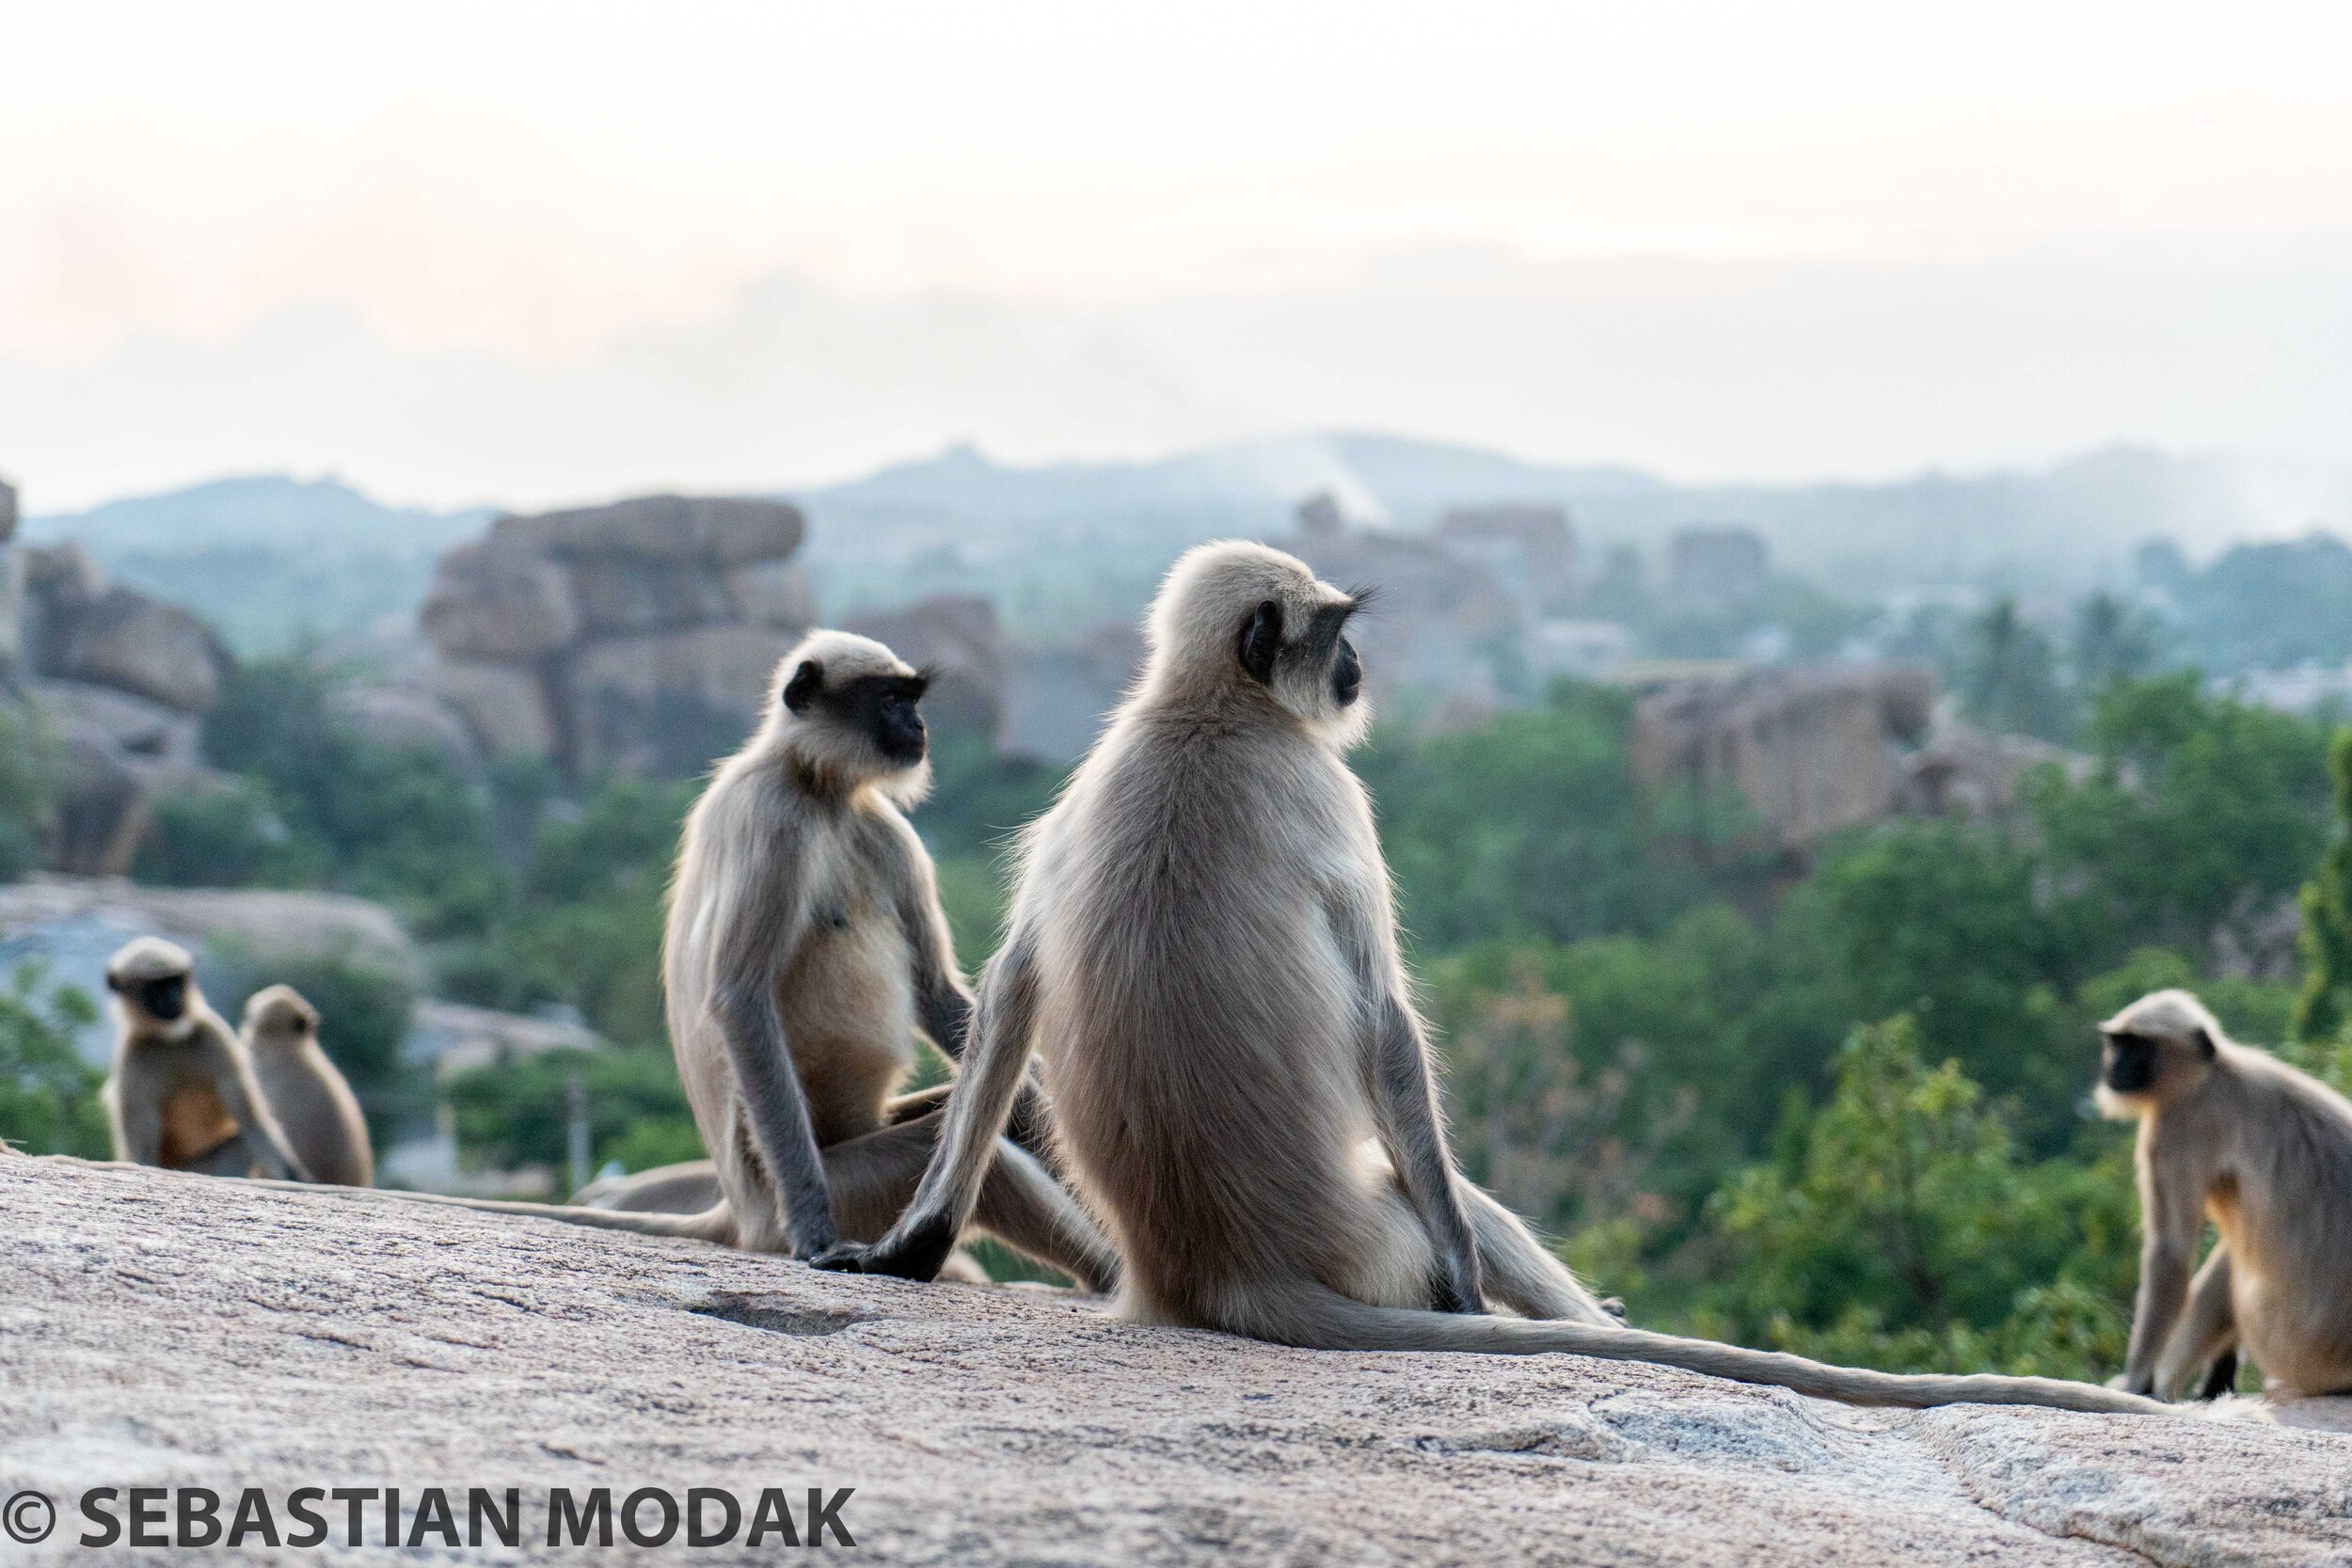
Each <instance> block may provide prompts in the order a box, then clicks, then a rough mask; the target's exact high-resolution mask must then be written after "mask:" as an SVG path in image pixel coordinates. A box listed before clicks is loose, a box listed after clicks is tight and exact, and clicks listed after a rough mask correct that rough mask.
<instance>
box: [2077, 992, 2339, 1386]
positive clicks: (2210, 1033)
mask: <svg viewBox="0 0 2352 1568" xmlns="http://www.w3.org/2000/svg"><path fill="white" fill-rule="evenodd" d="M2099 1033H2100V1035H2101V1037H2102V1038H2103V1040H2104V1046H2103V1050H2102V1053H2101V1063H2100V1073H2099V1088H2098V1094H2097V1099H2098V1101H2099V1108H2100V1109H2101V1110H2102V1111H2105V1112H2106V1114H2107V1115H2109V1116H2111V1117H2119V1118H2120V1117H2136V1118H2137V1120H2138V1122H2139V1154H2138V1164H2139V1227H2140V1232H2141V1243H2140V1254H2139V1302H2138V1305H2137V1307H2136V1309H2135V1310H2134V1312H2133V1314H2132V1340H2131V1349H2130V1352H2129V1354H2128V1355H2127V1357H2126V1360H2125V1364H2124V1369H2123V1375H2122V1378H2121V1379H2120V1380H2119V1382H2120V1384H2121V1386H2123V1387H2125V1388H2128V1389H2131V1390H2132V1391H2133V1392H2135V1393H2141V1394H2153V1395H2156V1396H2157V1397H2159V1398H2165V1399H2171V1398H2177V1397H2178V1396H2179V1395H2180V1394H2181V1393H2183V1392H2185V1391H2186V1389H2187V1387H2188V1386H2189V1383H2190V1380H2191V1379H2192V1378H2195V1377H2196V1376H2197V1375H2198V1374H2200V1373H2203V1372H2205V1371H2206V1370H2207V1368H2209V1367H2210V1368H2212V1369H2213V1371H2212V1372H2211V1374H2210V1375H2209V1376H2208V1377H2207V1379H2206V1381H2205V1384H2204V1386H2203V1388H2202V1392H2203V1393H2204V1394H2205V1395H2206V1396H2207V1397H2211V1396H2213V1395H2217V1394H2221V1393H2226V1392H2227V1391H2228V1390H2229V1388H2230V1386H2231V1385H2232V1383H2233V1382H2234V1381H2235V1376H2236V1370H2237V1355H2238V1353H2239V1352H2241V1351H2242V1352H2244V1354H2245V1355H2246V1358H2247V1359H2248V1360H2249V1361H2251V1362H2253V1364H2254V1365H2255V1366H2256V1367H2257V1368H2258V1369H2260V1370H2261V1371H2262V1374H2263V1382H2264V1384H2265V1386H2266V1387H2267V1388H2268V1389H2269V1390H2270V1391H2271V1392H2273V1393H2276V1394H2281V1395H2294V1394H2330V1393H2344V1392H2352V1102H2347V1101H2345V1100H2344V1097H2343V1096H2342V1095H2340V1094H2338V1093H2336V1092H2335V1090H2333V1089H2331V1088H2329V1087H2328V1085H2325V1084H2322V1083H2321V1082H2319V1080H2317V1079H2316V1078H2313V1077H2312V1076H2311V1075H2310V1074H2309V1073H2304V1072H2298V1071H2296V1069H2294V1068H2291V1067H2289V1066H2287V1064H2286V1063H2284V1062H2281V1061H2279V1060H2278V1059H2277V1058H2275V1057H2273V1056H2270V1055H2268V1054H2267V1053H2264V1052H2260V1051H2255V1050H2250V1049H2249V1048H2248V1047H2246V1046H2242V1045H2236V1044H2233V1043H2232V1042H2231V1040H2230V1038H2229V1037H2228V1036H2226V1035H2224V1034H2223V1033H2222V1030H2221V1025H2220V1024H2219V1023H2217V1022H2215V1020H2214V1016H2213V1014H2211V1013H2210V1012H2207V1011H2206V1010H2205V1007H2204V1005H2203V1004H2202V1003H2201V1002H2199V1001H2198V1000H2197V998H2195V997H2194V996H2191V995H2190V994H2189V993H2188V992H2186V991H2185V990H2160V991H2157V992H2155V993H2154V994H2153V995H2150V996H2143V997H2141V998H2140V999H2139V1000H2138V1001H2137V1002H2135V1003H2133V1004H2132V1005H2131V1006H2128V1007H2126V1008H2124V1009H2123V1010H2122V1012H2120V1013H2118V1014H2116V1015H2115V1016H2114V1017H2113V1018H2111V1019H2109V1020H2107V1021H2106V1022H2105V1023H2102V1024H2101V1025H2099ZM2208 1219H2210V1220H2212V1221H2213V1224H2214V1227H2215V1228H2216V1229H2217V1230H2218V1231H2219V1232H2220V1234H2221V1240H2220V1243H2219V1244H2218V1245H2217V1246H2216V1247H2215V1248H2214V1249H2213V1253H2212V1256H2210V1257H2208V1258H2207V1259H2205V1263H2204V1266H2203V1267H2202V1268H2197V1269H2196V1275H2195V1277H2194V1278H2192V1277H2191V1276H2190V1270H2191V1269H2192V1268H2196V1263H2197V1243H2198V1239H2199V1237H2200V1236H2201V1235H2202V1234H2203V1231H2204V1228H2205V1222H2206V1221H2207V1220H2208Z"/></svg>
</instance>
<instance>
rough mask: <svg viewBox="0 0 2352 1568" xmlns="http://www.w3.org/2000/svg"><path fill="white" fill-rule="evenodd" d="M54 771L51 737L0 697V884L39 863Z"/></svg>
mask: <svg viewBox="0 0 2352 1568" xmlns="http://www.w3.org/2000/svg"><path fill="white" fill-rule="evenodd" d="M56 771H57V758H56V739H55V737H54V736H51V735H50V734H49V731H48V727H47V726H46V725H44V724H43V723H42V722H41V721H40V715H39V713H38V712H37V711H36V710H34V709H32V708H30V707H25V706H19V705H15V704H13V703H10V702H9V701H8V699H7V697H6V696H5V695H4V694H0V881H12V880H14V879H17V878H19V877H22V876H24V873H26V872H27V871H30V870H31V869H32V868H33V867H35V866H37V865H39V864H40V855H41V845H42V841H43V840H44V839H45V838H46V836H47V834H48V831H49V816H50V810H51V808H52V806H53V805H55V803H56Z"/></svg>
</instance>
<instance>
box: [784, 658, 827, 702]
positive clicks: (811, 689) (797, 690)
mask: <svg viewBox="0 0 2352 1568" xmlns="http://www.w3.org/2000/svg"><path fill="white" fill-rule="evenodd" d="M824 684H825V667H824V666H823V665H822V664H819V663H818V662H817V660H815V659H813V658H804V659H803V660H801V667H800V668H799V669H798V670H795V671H793V672H792V678H791V679H790V680H788V681H787V682H785V683H784V705H785V706H786V707H787V708H789V709H791V710H792V711H793V712H794V713H806V712H807V711H808V705H809V704H811V703H813V702H815V701H816V700H817V690H818V688H819V687H821V686H823V685H824Z"/></svg>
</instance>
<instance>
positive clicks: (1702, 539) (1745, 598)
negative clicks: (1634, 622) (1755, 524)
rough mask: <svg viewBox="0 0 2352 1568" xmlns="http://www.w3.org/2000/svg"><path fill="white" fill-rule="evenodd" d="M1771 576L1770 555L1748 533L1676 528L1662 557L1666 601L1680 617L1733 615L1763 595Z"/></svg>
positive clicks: (1757, 537) (1759, 539) (1757, 536)
mask: <svg viewBox="0 0 2352 1568" xmlns="http://www.w3.org/2000/svg"><path fill="white" fill-rule="evenodd" d="M1771 571H1772V552H1771V550H1770V549H1769V548H1767V546H1765V543H1764V539H1763V536H1762V535H1760V534H1758V533H1757V532H1756V531H1755V530H1753V529H1744V528H1686V529H1680V530H1677V531H1676V533H1675V536H1674V541H1673V544H1672V545H1671V546H1670V547H1669V550H1668V555H1667V566H1666V597H1667V601H1668V603H1669V604H1670V605H1671V606H1672V608H1673V609H1675V610H1677V611H1680V612H1681V613H1684V614H1692V615H1726V614H1735V613H1737V612H1739V611H1740V610H1751V609H1753V608H1755V606H1756V601H1757V600H1758V599H1760V598H1762V597H1763V596H1764V583H1765V578H1767V577H1768V576H1769V575H1770V573H1771Z"/></svg>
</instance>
